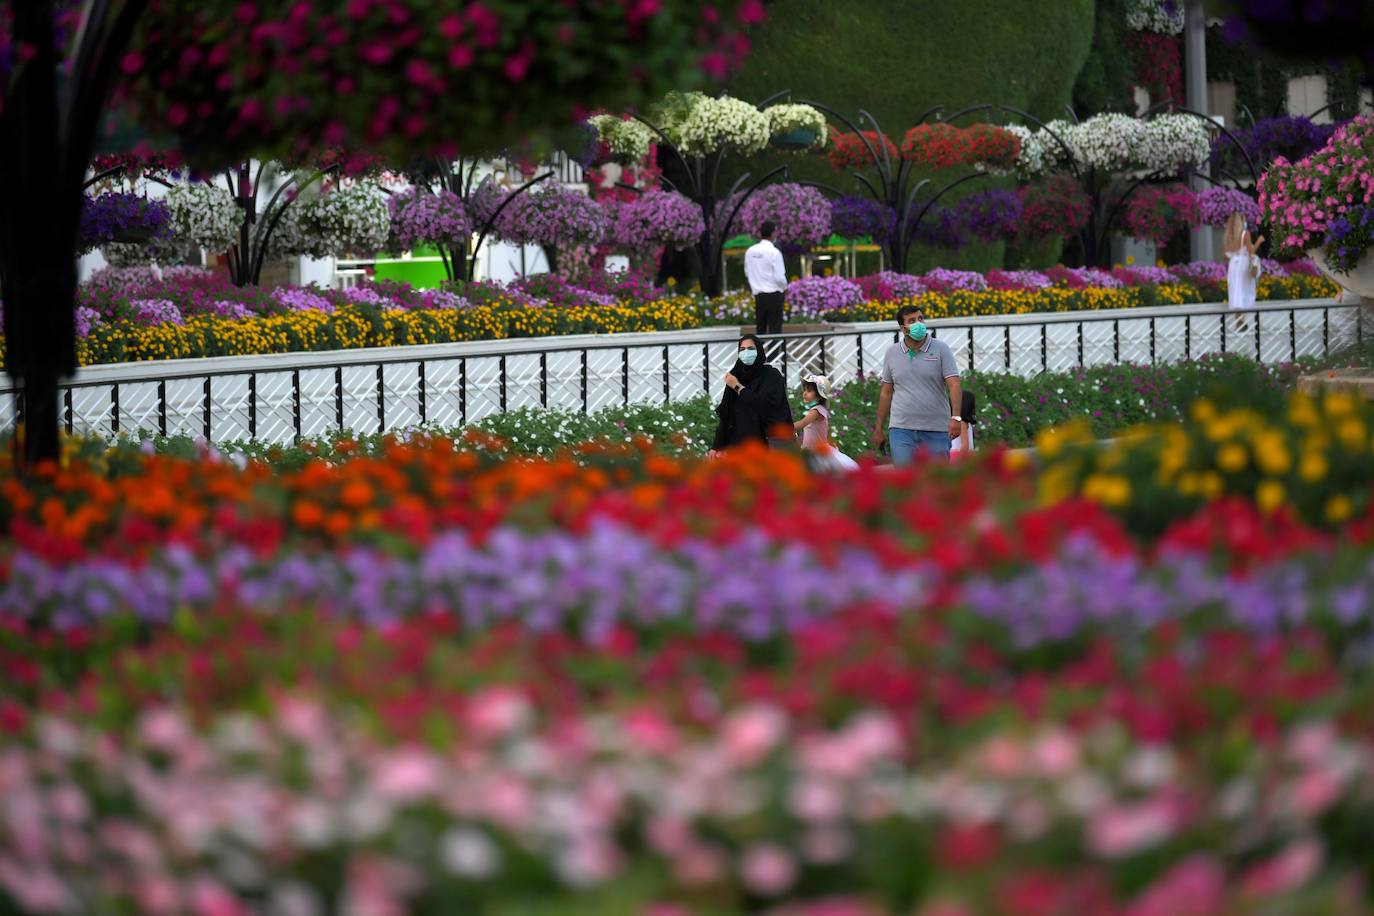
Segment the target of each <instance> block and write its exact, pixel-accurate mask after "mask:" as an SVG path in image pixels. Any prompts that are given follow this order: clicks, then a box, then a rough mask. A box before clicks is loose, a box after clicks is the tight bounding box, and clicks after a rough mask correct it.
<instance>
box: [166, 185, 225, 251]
mask: <svg viewBox="0 0 1374 916" xmlns="http://www.w3.org/2000/svg"><path fill="white" fill-rule="evenodd" d="M167 210H168V211H169V212H170V213H171V216H172V237H173V238H175V239H178V240H180V241H183V242H189V243H190V244H192V245H195V246H196V247H198V248H204V249H205V250H206V251H208V252H210V253H211V254H222V253H223V252H225V251H227V250H228V249H229V246H230V245H233V244H234V242H236V241H238V235H239V227H240V226H242V225H243V210H242V208H240V207H239V205H238V202H237V201H236V200H234V195H232V194H230V193H229V192H228V191H227V190H225V189H224V188H221V187H217V186H215V185H210V184H201V183H200V182H194V183H191V184H179V185H177V186H176V187H174V188H172V189H171V190H170V191H168V192H167Z"/></svg>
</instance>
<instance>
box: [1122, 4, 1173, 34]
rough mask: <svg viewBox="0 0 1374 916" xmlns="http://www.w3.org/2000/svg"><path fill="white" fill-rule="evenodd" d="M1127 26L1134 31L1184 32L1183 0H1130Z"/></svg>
mask: <svg viewBox="0 0 1374 916" xmlns="http://www.w3.org/2000/svg"><path fill="white" fill-rule="evenodd" d="M1126 28H1128V29H1130V30H1131V31H1133V32H1158V33H1159V34H1161V35H1180V34H1182V33H1183V0H1128V2H1127V4H1126Z"/></svg>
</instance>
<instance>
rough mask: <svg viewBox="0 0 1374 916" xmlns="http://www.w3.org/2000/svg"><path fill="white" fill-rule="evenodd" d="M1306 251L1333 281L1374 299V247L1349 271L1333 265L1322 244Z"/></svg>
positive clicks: (1359, 294) (1364, 296) (1353, 291)
mask: <svg viewBox="0 0 1374 916" xmlns="http://www.w3.org/2000/svg"><path fill="white" fill-rule="evenodd" d="M1306 253H1307V256H1308V257H1309V258H1311V259H1312V263H1313V264H1316V265H1317V269H1318V270H1320V271H1321V272H1322V273H1323V274H1325V275H1326V276H1327V278H1328V279H1330V280H1331V282H1333V283H1335V284H1336V285H1337V286H1339V287H1341V288H1342V289H1346V290H1349V291H1350V292H1352V293H1354V294H1356V295H1357V296H1359V297H1360V298H1361V299H1369V300H1374V248H1371V249H1369V250H1368V251H1366V252H1365V253H1364V256H1363V257H1361V258H1360V261H1359V263H1358V264H1356V265H1355V267H1354V268H1353V269H1352V270H1351V271H1350V272H1349V273H1341V272H1340V271H1339V270H1337V269H1336V268H1335V267H1333V266H1332V264H1331V262H1330V261H1329V260H1327V257H1326V252H1325V251H1324V250H1323V247H1322V246H1321V245H1317V246H1316V247H1314V248H1309V249H1307V252H1306Z"/></svg>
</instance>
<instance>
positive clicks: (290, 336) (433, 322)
mask: <svg viewBox="0 0 1374 916" xmlns="http://www.w3.org/2000/svg"><path fill="white" fill-rule="evenodd" d="M1313 270H1314V268H1312V267H1311V265H1310V264H1308V263H1307V262H1293V263H1291V264H1288V265H1281V264H1279V263H1278V262H1276V261H1266V263H1265V275H1264V276H1263V277H1261V279H1260V282H1259V287H1258V293H1257V296H1258V298H1259V299H1262V300H1270V299H1300V298H1312V297H1322V296H1333V295H1335V293H1336V287H1335V285H1334V284H1332V283H1330V282H1329V281H1327V280H1325V279H1322V278H1320V277H1317V276H1313V274H1312V273H1311V271H1313ZM990 281H991V282H990ZM1161 281H1164V282H1161ZM989 286H992V287H993V288H991V289H989V288H988V287H989ZM855 288H857V289H858V290H859V292H858V294H857V298H856V294H855V292H854V289H855ZM917 291H919V295H915V296H913V295H912V294H913V293H916V292H917ZM1225 298H1226V287H1225V269H1224V265H1220V264H1217V263H1214V262H1202V263H1199V264H1196V265H1180V266H1177V267H1175V268H1170V273H1169V274H1168V275H1164V274H1161V273H1160V272H1159V269H1157V268H1122V269H1118V270H1117V271H1115V272H1107V271H1102V270H1096V269H1092V268H1086V269H1080V268H1063V267H1057V268H1051V269H1050V270H1047V271H1043V272H1036V271H994V272H992V273H991V274H989V275H988V276H986V277H985V276H984V275H982V274H977V273H971V272H967V271H951V270H945V269H941V268H937V269H936V270H933V271H931V272H930V273H928V274H926V275H925V276H924V277H915V276H909V275H904V274H894V273H891V272H884V273H882V274H876V275H874V277H873V278H859V279H858V280H855V281H849V280H842V279H840V278H836V277H817V278H810V279H805V280H798V281H795V282H794V283H793V284H791V286H789V294H788V297H787V300H786V302H785V304H784V316H785V317H786V318H788V319H789V320H793V321H795V320H798V319H800V320H805V321H818V320H824V321H887V320H890V319H891V318H892V316H893V314H895V312H896V309H897V308H898V307H900V306H901V305H903V304H906V303H908V302H914V303H916V304H919V305H920V306H922V307H923V308H924V309H925V310H926V315H927V317H930V318H944V317H967V316H975V315H1003V314H1025V313H1030V312H1042V311H1043V312H1062V311H1072V310H1078V309H1102V308H1113V309H1117V308H1135V307H1140V306H1150V305H1178V304H1184V303H1197V302H1220V301H1224V300H1225ZM149 303H156V304H157V305H156V308H151V307H150V306H149ZM77 306H78V330H79V332H80V336H79V339H78V341H77V359H78V362H79V364H80V365H97V364H101V363H111V362H123V361H137V360H157V359H176V358H186V357H200V356H242V355H251V354H258V353H285V352H293V351H320V350H336V349H353V348H358V347H378V346H401V345H405V344H413V343H448V342H453V341H465V340H489V339H498V338H509V337H539V336H549V335H557V334H580V333H617V332H622V331H664V330H681V329H685V328H696V327H702V326H707V325H716V324H726V325H748V324H753V323H754V303H753V300H752V298H751V297H750V296H749V295H748V294H747V293H743V292H736V293H732V294H729V295H726V296H723V297H721V298H718V299H713V300H706V299H704V298H702V297H701V296H700V295H697V294H691V295H689V294H680V293H675V292H673V291H672V290H659V289H655V288H652V287H649V286H647V285H646V284H644V283H642V282H640V281H639V280H637V279H635V278H634V277H627V278H623V279H613V280H606V281H604V283H603V287H602V288H599V289H592V288H589V287H588V286H587V285H574V284H571V283H569V282H567V281H566V280H564V279H562V278H561V277H560V276H557V275H554V274H539V275H535V276H533V277H530V278H528V279H525V280H521V281H518V282H516V283H514V284H512V285H510V286H509V287H503V286H500V285H497V284H492V283H485V282H483V283H469V284H455V285H451V286H448V287H446V288H444V289H438V290H414V289H411V288H410V287H408V286H406V285H405V284H402V283H396V282H376V283H368V284H365V285H363V286H360V287H357V288H354V289H349V290H321V289H315V288H311V287H305V288H301V287H283V288H280V289H267V288H263V287H235V286H233V285H232V284H230V283H229V282H228V279H227V278H226V277H224V276H223V275H222V274H217V273H212V272H209V271H203V270H199V269H195V268H167V269H164V270H163V271H162V272H161V275H158V274H156V273H154V272H153V271H151V270H150V269H148V268H128V269H120V270H106V271H101V272H100V273H98V274H96V275H95V276H94V277H93V278H92V279H91V280H90V281H88V282H87V283H86V284H84V285H83V286H82V287H81V289H80V291H79V293H78V297H77ZM3 348H4V339H3V338H0V354H3V352H4V349H3Z"/></svg>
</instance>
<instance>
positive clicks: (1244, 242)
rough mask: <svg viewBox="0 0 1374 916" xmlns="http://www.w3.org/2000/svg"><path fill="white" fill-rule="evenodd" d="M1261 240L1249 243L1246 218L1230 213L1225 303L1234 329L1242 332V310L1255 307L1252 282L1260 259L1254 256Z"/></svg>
mask: <svg viewBox="0 0 1374 916" xmlns="http://www.w3.org/2000/svg"><path fill="white" fill-rule="evenodd" d="M1263 242H1264V236H1260V237H1259V238H1258V239H1257V240H1253V241H1252V240H1251V238H1250V230H1248V229H1246V228H1245V217H1243V216H1241V215H1240V214H1239V213H1232V214H1231V218H1230V219H1228V220H1227V221H1226V300H1227V304H1228V305H1229V306H1230V307H1231V308H1232V309H1234V310H1236V327H1237V328H1238V329H1240V330H1242V331H1244V330H1245V315H1244V313H1243V312H1242V311H1241V310H1243V309H1252V308H1254V307H1255V281H1257V280H1258V279H1259V275H1260V259H1259V255H1257V254H1256V253H1255V252H1256V251H1258V250H1259V246H1260V245H1261V244H1263Z"/></svg>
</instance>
